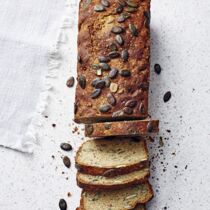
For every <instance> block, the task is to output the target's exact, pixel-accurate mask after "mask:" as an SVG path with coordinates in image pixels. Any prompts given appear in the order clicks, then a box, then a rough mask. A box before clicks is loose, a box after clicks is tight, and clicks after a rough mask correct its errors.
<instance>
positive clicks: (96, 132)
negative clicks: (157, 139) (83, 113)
mask: <svg viewBox="0 0 210 210" xmlns="http://www.w3.org/2000/svg"><path fill="white" fill-rule="evenodd" d="M158 131H159V120H151V119H147V120H141V121H140V120H135V121H117V122H104V123H94V124H86V125H85V136H87V137H109V136H142V135H151V134H154V133H158Z"/></svg>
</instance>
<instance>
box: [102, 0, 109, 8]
mask: <svg viewBox="0 0 210 210" xmlns="http://www.w3.org/2000/svg"><path fill="white" fill-rule="evenodd" d="M101 4H102V5H103V6H105V7H109V6H110V3H109V1H108V0H101Z"/></svg>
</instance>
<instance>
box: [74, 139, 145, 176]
mask: <svg viewBox="0 0 210 210" xmlns="http://www.w3.org/2000/svg"><path fill="white" fill-rule="evenodd" d="M126 145H130V147H128V148H124V147H125V146H126ZM116 147H118V148H119V149H121V148H122V149H123V150H125V151H126V152H127V153H126V154H125V155H128V156H130V157H131V155H132V153H131V152H134V154H133V156H132V159H133V158H134V155H137V157H138V159H136V160H135V162H126V163H122V160H119V163H116V162H118V159H117V158H118V154H117V153H116V152H115V151H113V155H114V157H115V158H114V159H115V164H114V165H111V163H112V155H111V154H112V153H111V154H110V148H113V149H115V148H116ZM100 148H103V150H102V151H100ZM131 149H132V151H131ZM95 150H97V152H98V153H99V154H98V157H100V158H101V159H100V160H98V159H97V157H96V156H95V154H94V151H95ZM128 152H129V153H128ZM137 152H139V153H138V154H137ZM101 153H102V154H101ZM88 154H89V155H92V159H94V161H98V162H100V161H101V160H102V159H104V158H103V156H104V157H106V160H107V164H106V165H101V164H98V163H92V162H90V161H89V160H88V158H87V156H88ZM140 155H141V156H140ZM119 157H120V156H119ZM107 158H109V159H107ZM127 159H128V157H127ZM127 159H126V160H124V161H127ZM148 160H149V154H148V149H147V144H146V141H145V138H142V139H141V140H140V141H137V142H136V139H132V138H112V139H94V140H88V141H86V142H84V143H83V144H82V145H81V146H80V148H79V150H78V151H77V154H76V158H75V165H76V168H77V169H78V171H79V172H81V173H85V174H90V175H95V176H105V177H113V176H118V175H123V174H127V173H131V172H133V171H137V170H140V169H143V168H145V167H148V165H149V162H148Z"/></svg>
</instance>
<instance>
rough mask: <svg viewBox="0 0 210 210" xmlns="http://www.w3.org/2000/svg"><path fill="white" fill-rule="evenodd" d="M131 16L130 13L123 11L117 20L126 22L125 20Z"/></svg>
mask: <svg viewBox="0 0 210 210" xmlns="http://www.w3.org/2000/svg"><path fill="white" fill-rule="evenodd" d="M129 17H130V14H128V13H122V14H121V15H120V16H119V17H118V19H117V22H118V23H123V22H125V20H126V19H128V18H129Z"/></svg>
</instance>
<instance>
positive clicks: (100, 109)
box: [99, 104, 111, 113]
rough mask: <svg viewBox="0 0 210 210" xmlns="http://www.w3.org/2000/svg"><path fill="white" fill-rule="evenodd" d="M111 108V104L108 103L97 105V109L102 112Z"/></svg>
mask: <svg viewBox="0 0 210 210" xmlns="http://www.w3.org/2000/svg"><path fill="white" fill-rule="evenodd" d="M110 109H111V106H110V105H109V104H103V105H101V106H100V107H99V111H100V112H102V113H106V112H108V111H109V110H110Z"/></svg>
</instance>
